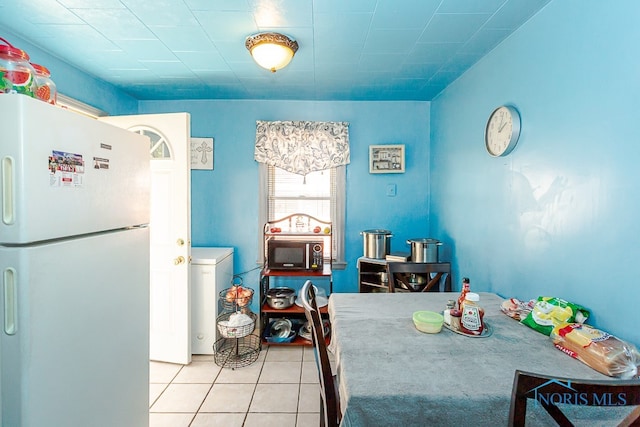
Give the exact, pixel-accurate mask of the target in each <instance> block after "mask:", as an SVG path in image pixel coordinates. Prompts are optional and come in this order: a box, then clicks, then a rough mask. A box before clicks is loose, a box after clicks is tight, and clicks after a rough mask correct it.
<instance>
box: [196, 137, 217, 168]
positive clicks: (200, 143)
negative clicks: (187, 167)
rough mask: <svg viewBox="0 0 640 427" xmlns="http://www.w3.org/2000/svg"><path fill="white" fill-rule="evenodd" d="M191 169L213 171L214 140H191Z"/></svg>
mask: <svg viewBox="0 0 640 427" xmlns="http://www.w3.org/2000/svg"><path fill="white" fill-rule="evenodd" d="M191 169H205V170H213V138H191Z"/></svg>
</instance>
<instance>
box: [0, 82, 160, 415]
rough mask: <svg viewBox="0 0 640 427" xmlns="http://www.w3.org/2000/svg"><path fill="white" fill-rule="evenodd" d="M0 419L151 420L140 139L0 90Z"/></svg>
mask: <svg viewBox="0 0 640 427" xmlns="http://www.w3.org/2000/svg"><path fill="white" fill-rule="evenodd" d="M0 134H1V135H2V136H1V137H0V191H1V192H2V194H1V209H2V210H1V218H0V280H1V286H2V288H1V298H2V301H1V304H0V311H1V313H0V314H1V315H0V321H1V322H2V329H1V330H0V334H1V339H0V367H1V377H0V381H1V382H0V399H1V401H2V405H1V414H0V416H1V419H2V423H1V424H2V426H11V427H18V426H23V427H36V426H37V427H41V426H65V427H75V426H77V427H80V426H82V427H84V426H93V427H95V426H105V427H107V426H108V427H113V426H132V427H133V426H135V427H141V426H147V425H148V423H149V415H148V411H149V409H148V408H149V232H148V230H149V229H148V227H147V225H148V222H149V182H150V175H149V140H148V139H147V138H146V137H143V136H141V135H138V134H134V133H132V132H128V131H126V130H123V129H120V128H116V127H114V126H112V125H109V124H106V123H102V122H99V121H97V120H94V119H91V118H88V117H84V116H81V115H79V114H76V113H72V112H69V111H66V110H63V109H62V108H58V107H54V106H51V105H49V104H46V103H44V102H41V101H38V100H35V99H32V98H29V97H27V96H24V95H17V94H16V95H11V94H3V95H0Z"/></svg>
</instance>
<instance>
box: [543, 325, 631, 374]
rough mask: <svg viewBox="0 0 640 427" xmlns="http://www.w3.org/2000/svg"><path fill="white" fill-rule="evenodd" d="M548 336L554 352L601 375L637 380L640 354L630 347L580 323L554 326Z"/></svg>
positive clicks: (611, 336)
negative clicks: (562, 354) (568, 357)
mask: <svg viewBox="0 0 640 427" xmlns="http://www.w3.org/2000/svg"><path fill="white" fill-rule="evenodd" d="M550 336H551V339H552V340H553V344H554V345H555V347H556V348H557V349H558V350H560V351H562V352H564V353H566V354H568V355H569V356H571V357H573V358H575V359H578V360H580V361H581V362H583V363H585V364H586V365H588V366H590V367H592V368H593V369H595V370H596V371H598V372H600V373H602V374H605V375H608V376H610V377H617V378H624V379H631V378H635V377H637V376H638V366H639V365H640V353H639V352H638V350H637V349H636V347H635V346H634V345H633V344H630V343H627V342H625V341H623V340H621V339H619V338H616V337H614V336H613V335H610V334H608V333H606V332H604V331H601V330H599V329H596V328H593V327H591V326H589V325H584V324H581V323H566V324H564V325H558V326H556V327H555V328H553V330H552V331H551V335H550Z"/></svg>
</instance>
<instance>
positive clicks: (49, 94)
mask: <svg viewBox="0 0 640 427" xmlns="http://www.w3.org/2000/svg"><path fill="white" fill-rule="evenodd" d="M31 65H32V66H33V68H34V69H35V70H36V86H37V87H38V89H37V90H36V97H37V98H38V99H40V100H42V101H44V102H47V103H49V104H52V105H56V102H58V101H57V100H58V91H57V89H56V84H55V83H54V82H53V80H51V73H50V72H49V69H48V68H47V67H45V66H43V65H40V64H34V63H33V62H32V63H31Z"/></svg>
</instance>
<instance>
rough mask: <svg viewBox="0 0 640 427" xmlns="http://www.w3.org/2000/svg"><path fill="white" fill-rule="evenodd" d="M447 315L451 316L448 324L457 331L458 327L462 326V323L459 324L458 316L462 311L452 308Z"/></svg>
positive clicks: (459, 316)
mask: <svg viewBox="0 0 640 427" xmlns="http://www.w3.org/2000/svg"><path fill="white" fill-rule="evenodd" d="M449 316H450V318H451V325H449V326H450V327H451V329H453V330H454V331H459V330H460V328H461V327H462V325H461V324H460V318H461V316H462V313H461V312H460V310H456V309H455V308H454V309H453V310H450V311H449Z"/></svg>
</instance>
